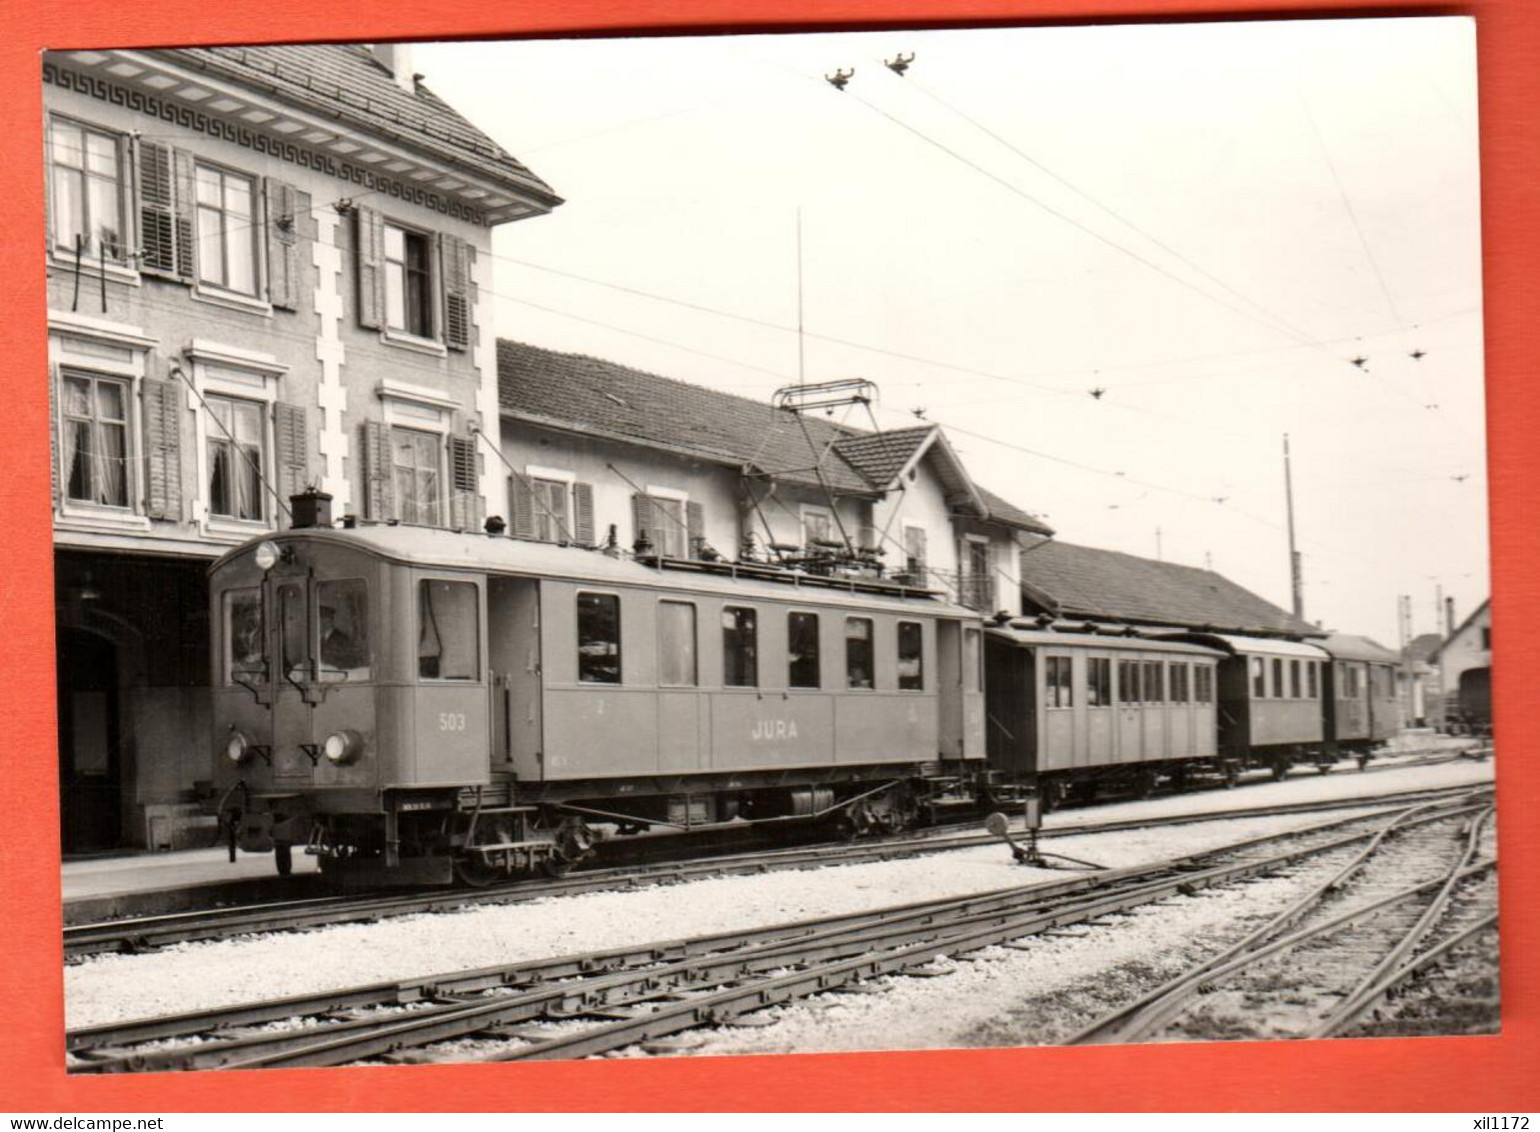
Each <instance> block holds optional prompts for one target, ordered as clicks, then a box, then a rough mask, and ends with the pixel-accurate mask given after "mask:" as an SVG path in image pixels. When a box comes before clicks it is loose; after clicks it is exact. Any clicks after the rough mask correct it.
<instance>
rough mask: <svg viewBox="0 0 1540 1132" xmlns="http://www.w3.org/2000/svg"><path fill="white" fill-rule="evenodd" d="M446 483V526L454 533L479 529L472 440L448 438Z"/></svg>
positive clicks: (477, 495)
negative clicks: (448, 490)
mask: <svg viewBox="0 0 1540 1132" xmlns="http://www.w3.org/2000/svg"><path fill="white" fill-rule="evenodd" d="M449 479H450V486H451V488H452V489H453V495H452V497H451V499H450V504H449V509H450V519H451V522H450V525H451V526H452V527H454V528H455V529H456V530H461V531H469V530H474V529H475V528H477V527H479V526H480V525H481V522H480V519H481V516H480V513H479V506H480V503H481V499H480V495H479V494H478V488H477V482H476V438H475V437H473V436H451V437H450V438H449Z"/></svg>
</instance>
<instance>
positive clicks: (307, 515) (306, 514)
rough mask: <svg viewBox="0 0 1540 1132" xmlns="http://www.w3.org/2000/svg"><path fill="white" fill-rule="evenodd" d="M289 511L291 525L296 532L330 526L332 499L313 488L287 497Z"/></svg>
mask: <svg viewBox="0 0 1540 1132" xmlns="http://www.w3.org/2000/svg"><path fill="white" fill-rule="evenodd" d="M289 511H290V514H291V515H292V516H293V523H292V524H291V525H292V526H293V528H294V529H295V530H296V531H298V530H302V529H304V528H306V527H330V526H331V525H332V497H331V496H330V495H328V494H326V492H324V491H317V490H316V489H315V488H313V487H310V488H306V489H305V490H304V491H302V492H300V493H299V494H298V495H291V496H289Z"/></svg>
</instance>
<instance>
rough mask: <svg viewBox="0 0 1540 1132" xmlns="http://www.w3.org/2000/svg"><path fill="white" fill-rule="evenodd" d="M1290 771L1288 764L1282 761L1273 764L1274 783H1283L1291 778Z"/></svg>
mask: <svg viewBox="0 0 1540 1132" xmlns="http://www.w3.org/2000/svg"><path fill="white" fill-rule="evenodd" d="M1289 769H1290V768H1289V764H1288V763H1286V762H1282V761H1279V762H1275V763H1274V764H1273V781H1274V782H1282V781H1283V780H1284V779H1285V778H1287V777H1289Z"/></svg>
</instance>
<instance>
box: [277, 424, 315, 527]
mask: <svg viewBox="0 0 1540 1132" xmlns="http://www.w3.org/2000/svg"><path fill="white" fill-rule="evenodd" d="M273 434H274V437H275V439H276V441H277V445H278V452H277V459H276V460H275V461H274V463H276V464H277V465H278V491H279V494H280V495H282V496H283V503H284V506H285V507H287V506H288V505H289V497H290V496H293V495H298V494H299V493H300V492H302V491H304V490H305V488H307V487H309V486H310V459H309V455H310V438H309V435H308V433H307V432H306V419H305V408H304V406H303V405H289V404H286V403H284V402H281V401H280V402H279V403H278V404H277V405H276V406H274V418H273Z"/></svg>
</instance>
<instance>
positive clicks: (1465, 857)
mask: <svg viewBox="0 0 1540 1132" xmlns="http://www.w3.org/2000/svg"><path fill="white" fill-rule="evenodd" d="M1494 813H1496V809H1495V808H1494V807H1491V806H1488V807H1487V808H1486V809H1484V810H1483V811H1482V812H1481V814H1480V815H1479V816H1478V817H1477V818H1476V819H1475V820H1474V821H1472V822H1471V824H1470V829H1469V830H1468V831H1467V833H1466V837H1465V849H1464V851H1463V852H1462V853H1461V854H1460V859H1459V861H1458V862H1457V863H1456V864H1455V866H1454V867H1453V868H1452V869H1450V870H1449V874H1448V876H1447V878H1446V879H1445V881H1444V884H1443V887H1442V888H1440V889H1439V890H1438V893H1437V895H1435V896H1434V897H1433V899H1432V900H1431V901H1429V902H1428V906H1427V908H1425V909H1424V910H1423V913H1422V915H1421V916H1419V917H1418V919H1417V922H1416V923H1415V924H1413V925H1412V927H1411V928H1410V929H1409V930H1408V931H1407V932H1406V934H1405V935H1403V936H1402V937H1401V939H1400V941H1399V942H1397V943H1396V945H1395V946H1394V947H1393V948H1391V949H1390V951H1389V952H1388V953H1386V955H1385V956H1384V957H1383V958H1382V959H1381V960H1380V961H1379V962H1378V963H1376V964H1375V965H1374V969H1373V970H1372V971H1370V972H1369V973H1368V974H1367V975H1365V976H1364V977H1363V978H1362V979H1361V980H1359V982H1358V984H1357V985H1356V986H1354V988H1353V989H1352V990H1351V991H1349V992H1348V995H1347V997H1346V998H1344V999H1343V1000H1342V1001H1341V1002H1340V1003H1338V1004H1337V1009H1336V1010H1334V1011H1332V1013H1331V1014H1330V1015H1329V1016H1328V1017H1326V1018H1325V1019H1323V1020H1322V1021H1321V1022H1320V1024H1319V1025H1317V1026H1316V1027H1315V1028H1314V1029H1312V1030H1311V1031H1310V1033H1309V1035H1307V1036H1309V1037H1312V1038H1327V1037H1331V1036H1332V1035H1334V1034H1337V1033H1340V1032H1341V1031H1342V1029H1343V1027H1345V1026H1347V1025H1348V1024H1349V1023H1351V1022H1353V1021H1354V1020H1355V1019H1357V1018H1358V1016H1359V1015H1361V1014H1362V1013H1363V1012H1364V1011H1365V1010H1367V1009H1368V1008H1369V1007H1370V1005H1371V1004H1373V1002H1374V1001H1375V1000H1376V999H1377V998H1378V997H1379V994H1378V993H1377V992H1375V986H1376V984H1377V983H1379V982H1380V981H1381V980H1382V979H1383V978H1384V977H1385V976H1386V975H1388V974H1390V973H1391V972H1392V971H1394V970H1395V969H1396V968H1397V967H1399V966H1400V965H1401V963H1402V961H1403V960H1404V959H1405V958H1406V957H1407V955H1408V954H1409V953H1410V952H1411V950H1412V948H1414V947H1416V946H1417V944H1418V943H1419V942H1421V940H1422V938H1423V937H1424V936H1425V935H1427V933H1428V932H1429V931H1430V930H1431V929H1432V927H1433V925H1434V924H1435V923H1437V922H1438V919H1439V917H1441V916H1442V915H1443V914H1444V909H1445V908H1447V907H1448V906H1449V901H1450V899H1451V898H1452V897H1453V895H1454V889H1455V884H1456V879H1455V878H1456V877H1457V876H1458V875H1459V872H1460V870H1461V869H1462V868H1464V867H1465V866H1466V865H1467V864H1469V863H1470V861H1471V860H1472V858H1474V857H1476V856H1477V855H1478V854H1479V853H1480V852H1481V832H1482V830H1483V829H1484V828H1485V826H1486V823H1487V821H1488V820H1489V819H1490V818H1491V817H1492V815H1493V814H1494Z"/></svg>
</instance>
